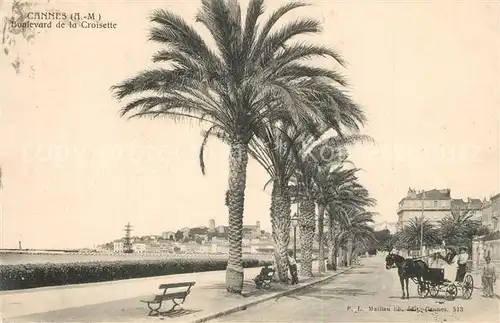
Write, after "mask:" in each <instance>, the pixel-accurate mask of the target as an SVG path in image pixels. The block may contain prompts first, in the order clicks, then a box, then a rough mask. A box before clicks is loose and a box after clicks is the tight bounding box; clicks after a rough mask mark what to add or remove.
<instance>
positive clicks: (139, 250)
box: [132, 243, 147, 253]
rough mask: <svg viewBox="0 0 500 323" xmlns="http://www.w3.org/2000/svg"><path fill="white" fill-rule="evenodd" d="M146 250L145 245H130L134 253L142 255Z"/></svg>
mask: <svg viewBox="0 0 500 323" xmlns="http://www.w3.org/2000/svg"><path fill="white" fill-rule="evenodd" d="M146 249H147V245H146V244H145V243H133V244H132V250H134V253H142V252H145V251H146Z"/></svg>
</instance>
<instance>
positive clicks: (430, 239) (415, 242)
mask: <svg viewBox="0 0 500 323" xmlns="http://www.w3.org/2000/svg"><path fill="white" fill-rule="evenodd" d="M422 234H423V238H421V235H422ZM396 238H397V240H398V242H397V246H398V247H403V248H406V249H411V248H416V249H419V248H420V240H423V242H422V244H423V245H425V246H435V245H440V244H441V240H440V239H439V235H438V230H437V228H436V227H435V226H434V225H433V224H432V223H431V222H430V221H429V220H426V219H423V218H417V217H415V218H413V219H411V220H410V221H409V222H408V224H406V225H405V226H404V227H403V229H402V230H401V231H400V232H397V234H396Z"/></svg>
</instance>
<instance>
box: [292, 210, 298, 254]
mask: <svg viewBox="0 0 500 323" xmlns="http://www.w3.org/2000/svg"><path fill="white" fill-rule="evenodd" d="M298 224H299V217H298V216H297V214H294V216H293V217H292V226H293V259H295V261H297V225H298Z"/></svg>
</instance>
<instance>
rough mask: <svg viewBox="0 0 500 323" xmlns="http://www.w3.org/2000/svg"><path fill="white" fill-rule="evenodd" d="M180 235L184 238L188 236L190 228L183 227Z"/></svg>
mask: <svg viewBox="0 0 500 323" xmlns="http://www.w3.org/2000/svg"><path fill="white" fill-rule="evenodd" d="M181 231H182V235H183V237H184V238H187V237H189V233H190V232H191V228H188V227H185V228H182V229H181Z"/></svg>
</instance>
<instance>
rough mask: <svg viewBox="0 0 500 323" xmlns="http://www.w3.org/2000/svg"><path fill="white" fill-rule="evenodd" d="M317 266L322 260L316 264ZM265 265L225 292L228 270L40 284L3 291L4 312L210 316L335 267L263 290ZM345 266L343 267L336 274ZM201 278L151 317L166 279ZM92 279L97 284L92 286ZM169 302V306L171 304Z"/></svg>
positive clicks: (98, 318)
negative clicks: (259, 278) (177, 306)
mask: <svg viewBox="0 0 500 323" xmlns="http://www.w3.org/2000/svg"><path fill="white" fill-rule="evenodd" d="M315 267H317V266H315ZM259 271H260V268H251V269H245V284H244V292H243V295H229V294H228V293H227V292H225V284H224V281H225V271H216V272H205V273H195V274H182V275H170V276H162V277H154V278H143V279H132V280H126V281H116V282H108V283H97V284H85V285H76V286H71V287H68V286H64V287H63V286H61V287H55V288H50V287H49V288H40V289H36V290H30V291H17V292H9V293H7V292H2V293H0V299H1V304H2V309H1V311H2V313H3V314H2V316H3V318H4V319H6V321H8V322H27V321H30V322H33V321H38V322H40V321H43V322H84V321H85V322H89V321H92V322H137V321H142V322H144V321H151V320H163V319H168V321H171V322H193V321H204V320H205V319H206V318H207V317H208V318H210V317H212V318H213V316H216V315H218V314H221V313H223V312H226V311H228V310H231V309H232V310H234V309H235V308H238V307H239V308H240V309H241V308H245V307H246V306H250V305H252V303H254V302H261V301H264V300H267V299H269V298H273V297H276V296H278V295H280V293H285V294H286V293H287V292H288V291H290V292H291V291H293V290H294V289H296V288H301V287H302V288H303V286H306V285H308V284H310V283H314V282H317V281H319V280H321V279H328V277H330V276H331V275H332V274H334V273H333V272H328V273H326V274H325V275H323V276H321V277H320V276H317V277H315V278H313V279H309V280H307V281H304V278H302V279H301V283H300V284H299V285H295V286H287V285H282V284H276V283H275V284H273V285H272V287H271V288H270V289H267V290H258V289H256V288H255V284H254V283H253V281H252V278H253V277H255V275H257V274H258V272H259ZM339 272H342V269H340V270H339V271H337V272H335V274H337V273H339ZM179 281H196V285H195V286H194V287H193V289H192V292H191V295H190V296H189V297H188V298H187V300H186V302H185V303H184V305H183V306H182V308H183V310H181V311H179V312H176V313H173V314H171V315H170V316H166V317H148V316H147V313H148V309H147V306H146V304H144V303H141V302H140V300H141V299H144V298H149V297H151V295H153V294H154V293H155V292H157V290H158V289H157V288H158V285H160V284H161V283H170V282H179ZM90 285H92V286H90ZM169 308H170V304H168V303H166V304H165V307H164V309H165V310H168V309H169Z"/></svg>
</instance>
